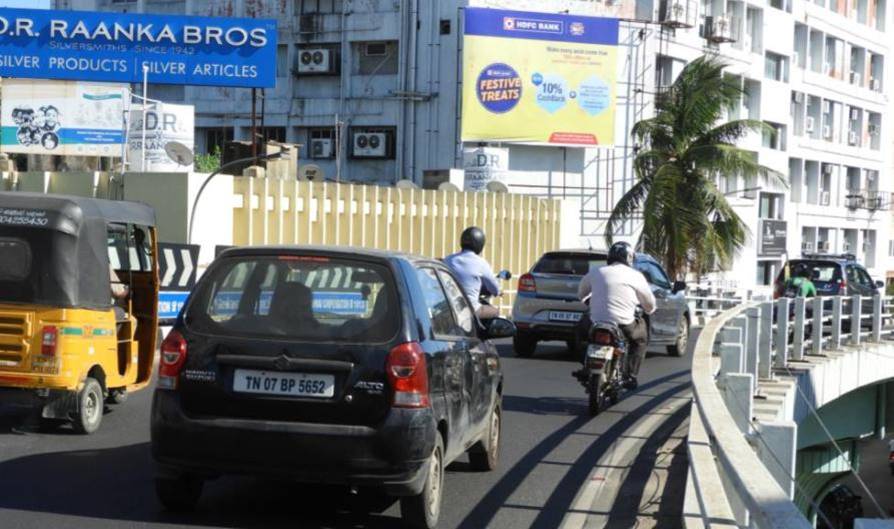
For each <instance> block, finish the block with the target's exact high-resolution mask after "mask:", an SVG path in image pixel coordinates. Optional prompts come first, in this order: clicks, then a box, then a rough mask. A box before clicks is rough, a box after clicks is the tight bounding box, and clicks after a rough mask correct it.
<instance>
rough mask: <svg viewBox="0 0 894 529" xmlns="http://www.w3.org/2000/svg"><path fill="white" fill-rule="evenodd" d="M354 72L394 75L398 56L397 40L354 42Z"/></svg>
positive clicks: (398, 59) (398, 60)
mask: <svg viewBox="0 0 894 529" xmlns="http://www.w3.org/2000/svg"><path fill="white" fill-rule="evenodd" d="M354 51H355V53H354V54H353V55H354V57H355V60H356V63H355V68H354V73H356V74H358V75H395V74H397V70H398V64H399V62H400V57H399V53H398V44H397V41H393V40H389V41H381V42H358V43H355V50H354Z"/></svg>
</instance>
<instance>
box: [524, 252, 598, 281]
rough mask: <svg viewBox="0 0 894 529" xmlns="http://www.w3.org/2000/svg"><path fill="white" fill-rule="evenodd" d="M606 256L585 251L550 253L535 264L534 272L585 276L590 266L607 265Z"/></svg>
mask: <svg viewBox="0 0 894 529" xmlns="http://www.w3.org/2000/svg"><path fill="white" fill-rule="evenodd" d="M605 262H606V260H605V256H598V255H590V254H585V253H566V252H555V253H548V254H546V255H544V256H543V257H541V258H540V260H539V261H537V264H536V265H534V272H535V273H538V274H562V275H570V276H585V275H587V273H588V272H589V271H590V268H599V267H600V266H605Z"/></svg>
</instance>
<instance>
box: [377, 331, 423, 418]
mask: <svg viewBox="0 0 894 529" xmlns="http://www.w3.org/2000/svg"><path fill="white" fill-rule="evenodd" d="M385 372H386V374H387V375H388V382H389V383H390V384H391V389H393V390H394V401H393V405H394V407H396V408H427V407H428V406H429V405H430V404H431V398H430V397H429V394H428V368H427V366H426V363H425V353H424V352H423V351H422V347H421V346H420V345H419V344H418V343H416V342H409V343H405V344H401V345H398V346H397V347H395V348H394V349H392V350H391V352H390V353H388V359H387V360H386V361H385Z"/></svg>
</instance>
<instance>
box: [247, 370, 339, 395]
mask: <svg viewBox="0 0 894 529" xmlns="http://www.w3.org/2000/svg"><path fill="white" fill-rule="evenodd" d="M233 391H236V392H239V393H255V394H260V395H278V396H283V397H316V398H329V397H332V396H334V395H335V376H333V375H320V374H316V373H313V374H309V373H285V372H281V371H256V370H253V369H237V370H236V372H235V373H234V375H233Z"/></svg>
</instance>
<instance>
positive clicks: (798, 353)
mask: <svg viewBox="0 0 894 529" xmlns="http://www.w3.org/2000/svg"><path fill="white" fill-rule="evenodd" d="M892 308H894V298H886V297H882V296H871V297H859V296H854V297H818V298H811V299H804V298H795V299H789V298H782V299H778V300H775V301H753V302H744V303H741V304H740V305H738V306H735V307H733V308H731V309H729V310H727V311H725V312H722V313H720V314H719V315H717V316H716V317H714V318H713V319H711V320H710V321H708V323H707V324H706V325H705V327H704V329H703V330H702V332H701V335H700V336H699V339H698V341H697V342H696V345H695V350H694V356H693V362H692V384H693V404H694V405H693V408H692V418H691V421H690V432H689V440H688V449H689V458H690V479H689V486H688V489H687V503H686V506H687V508H686V518H685V520H686V527H687V528H694V527H737V526H749V524H750V526H751V527H757V528H761V529H783V528H785V529H808V528H809V527H812V525H811V524H810V522H808V520H807V518H806V517H805V516H804V515H803V514H802V513H801V511H800V510H799V509H798V507H797V506H796V505H795V503H794V502H793V501H792V493H793V491H796V489H797V483H795V481H794V477H793V474H792V473H791V472H790V469H783V470H784V471H783V472H782V473H780V472H779V468H772V469H770V468H768V465H769V466H775V465H778V466H779V467H784V466H785V463H784V462H780V460H779V459H777V456H776V455H775V454H773V453H772V452H773V450H772V449H770V447H769V446H767V445H766V442H765V441H764V439H762V436H761V434H760V431H761V425H760V424H758V423H756V422H755V420H754V419H752V417H753V409H752V405H753V397H754V394H755V393H756V390H757V381H758V380H762V381H766V380H768V379H772V378H773V377H774V374H775V373H776V372H778V371H779V370H785V371H786V372H787V369H788V366H789V364H790V363H797V362H800V361H805V360H808V358H807V357H810V356H815V357H819V356H821V355H823V354H824V352H826V351H831V350H838V349H842V348H843V347H847V346H851V347H856V346H861V345H869V344H877V343H880V342H882V341H886V340H894V311H892ZM727 374H733V375H737V376H739V377H740V380H744V382H743V383H742V386H740V389H739V390H740V391H743V392H744V393H745V398H744V399H742V400H744V401H745V402H747V404H745V405H742V404H740V403H739V399H736V398H730V391H731V390H730V387H729V386H724V387H719V385H724V384H726V382H727V379H726V378H725V376H726V375H727ZM742 388H744V389H742ZM743 408H744V409H743ZM762 444H763V445H764V446H761V445H762ZM758 450H761V451H762V453H763V454H764V456H763V457H762V456H761V455H760V454H758ZM767 454H769V455H767ZM768 458H769V459H770V461H772V463H765V462H767V460H768ZM780 475H784V476H785V478H784V479H781V478H780V477H779V476H780ZM780 479H781V481H782V483H780ZM786 480H788V481H789V482H788V483H785V481H786ZM805 500H806V502H807V503H813V502H814V498H805ZM814 508H815V505H814Z"/></svg>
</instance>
